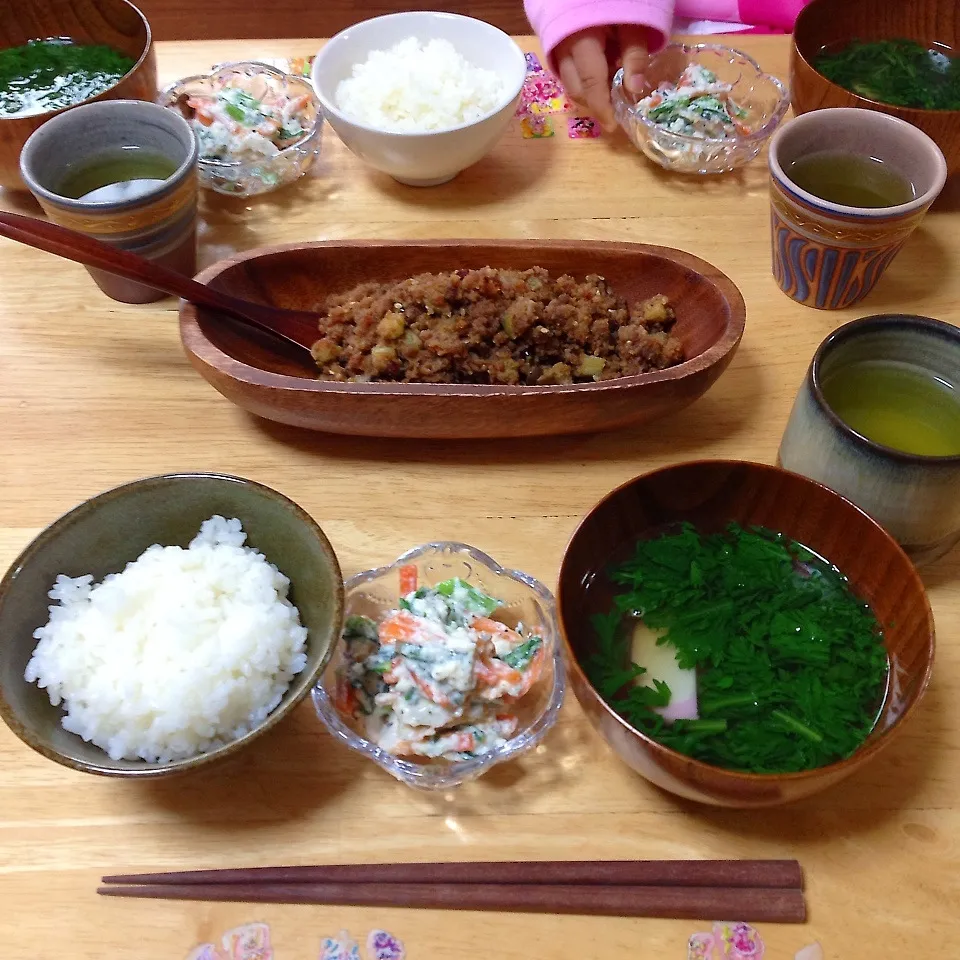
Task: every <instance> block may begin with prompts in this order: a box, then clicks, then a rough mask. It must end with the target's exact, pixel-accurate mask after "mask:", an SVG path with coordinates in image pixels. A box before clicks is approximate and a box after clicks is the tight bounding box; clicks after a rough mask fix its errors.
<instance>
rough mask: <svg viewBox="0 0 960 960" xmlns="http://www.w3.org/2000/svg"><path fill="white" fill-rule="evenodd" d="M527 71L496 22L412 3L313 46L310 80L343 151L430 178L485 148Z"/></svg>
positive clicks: (386, 168) (410, 177) (422, 181)
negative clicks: (413, 7) (413, 8)
mask: <svg viewBox="0 0 960 960" xmlns="http://www.w3.org/2000/svg"><path fill="white" fill-rule="evenodd" d="M525 74H526V63H525V61H524V56H523V51H521V50H520V48H519V47H518V46H517V44H516V43H515V42H514V41H513V40H512V39H511V38H510V37H509V36H508V35H507V34H506V33H504V32H503V31H502V30H498V29H497V28H496V27H494V26H492V25H491V24H489V23H486V22H485V21H483V20H476V19H474V18H473V17H465V16H461V15H460V14H455V13H440V12H431V11H411V12H405V13H392V14H387V15H386V16H382V17H374V18H373V19H371V20H364V21H363V22H361V23H357V24H354V25H353V26H351V27H348V28H347V29H346V30H343V31H342V32H341V33H338V34H337V35H336V36H335V37H333V38H332V39H331V40H329V41H328V42H327V44H326V45H325V46H324V47H323V48H322V49H321V50H320V52H319V53H318V54H317V57H316V60H315V61H314V64H313V74H312V79H313V87H314V90H315V91H316V93H317V97H318V98H319V100H320V103H321V105H322V107H323V112H324V115H325V117H326V119H327V120H328V121H329V123H330V126H332V127H333V129H334V130H335V131H336V132H337V134H338V135H339V137H340V139H341V140H342V141H343V142H344V144H346V146H347V147H348V149H350V150H351V151H352V152H353V153H354V154H356V155H357V156H358V157H359V158H360V159H361V160H364V161H365V162H366V163H368V164H370V166H372V167H375V168H376V169H378V170H381V171H382V172H384V173H387V174H389V175H390V176H392V177H393V178H394V179H395V180H399V181H400V182H401V183H406V184H410V185H412V186H434V185H437V184H440V183H446V182H447V181H448V180H452V179H453V178H454V177H455V176H456V175H457V174H458V173H460V171H461V170H465V169H466V168H467V167H469V166H472V165H473V164H474V163H476V162H477V161H478V160H480V159H481V158H482V157H484V156H485V155H486V154H487V153H489V152H490V150H491V149H492V148H493V146H494V145H495V144H496V142H497V141H498V140H499V139H500V137H501V136H502V135H503V133H504V131H505V130H506V128H507V125H508V124H509V123H510V120H511V118H512V117H513V115H514V113H515V111H516V107H517V103H518V102H519V99H520V92H521V89H522V88H523V80H524V76H525Z"/></svg>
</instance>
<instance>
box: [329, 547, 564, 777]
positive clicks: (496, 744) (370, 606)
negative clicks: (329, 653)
mask: <svg viewBox="0 0 960 960" xmlns="http://www.w3.org/2000/svg"><path fill="white" fill-rule="evenodd" d="M346 611H347V617H346V620H345V622H344V628H343V632H342V635H341V639H340V644H339V647H338V650H337V651H336V652H335V653H334V658H333V660H332V661H331V663H330V666H329V668H328V669H327V671H326V673H325V674H324V675H323V678H322V680H321V682H320V684H318V685H317V687H315V688H314V693H313V698H314V705H315V706H316V709H317V713H318V714H319V716H320V719H321V720H322V721H323V722H324V723H325V724H326V726H327V728H328V729H329V730H330V732H331V733H332V734H333V735H334V736H335V737H337V738H338V739H340V740H341V741H342V742H344V743H345V744H346V745H347V746H349V747H350V748H351V749H353V750H356V751H357V752H359V753H361V754H364V755H366V756H368V757H369V758H370V759H372V760H373V761H375V762H376V763H377V764H379V765H380V766H381V767H383V769H385V770H386V771H387V772H388V773H391V774H392V775H393V776H394V777H396V778H397V779H398V780H402V781H403V782H404V783H407V784H409V785H410V786H414V787H421V788H426V789H447V788H449V787H452V786H456V785H457V784H460V783H463V782H465V781H467V780H472V779H474V778H476V777H478V776H480V775H481V774H483V773H485V772H486V771H487V770H489V769H490V768H491V767H493V766H494V765H495V764H497V763H500V762H503V761H504V760H509V759H512V758H514V757H516V756H518V755H519V754H521V753H523V752H525V751H527V750H529V749H530V748H531V747H533V746H535V745H536V744H537V743H539V742H540V740H541V739H542V738H543V737H544V736H545V734H546V733H547V731H548V730H549V729H550V727H552V726H553V724H554V722H555V721H556V718H557V714H558V712H559V709H560V704H561V702H562V700H563V692H564V670H563V663H562V659H561V653H560V649H559V641H558V630H557V622H556V611H555V603H554V599H553V596H552V594H551V593H550V592H549V591H548V590H547V589H546V587H544V586H543V585H542V584H541V583H539V582H538V581H537V580H535V579H533V578H532V577H530V576H528V575H527V574H524V573H520V572H519V571H516V570H507V569H505V568H503V567H501V566H500V565H499V564H497V563H496V562H495V561H494V560H492V559H491V558H490V557H488V556H487V555H486V554H484V553H481V552H480V551H479V550H477V549H475V548H473V547H469V546H467V545H466V544H461V543H452V542H451V543H448V542H442V543H430V544H425V545H423V546H421V547H417V548H415V549H413V550H410V551H408V552H407V553H405V554H404V555H403V556H402V557H400V558H399V559H398V560H397V561H395V562H394V563H392V564H389V565H388V566H385V567H380V568H378V569H376V570H370V571H366V572H364V573H360V574H357V576H355V577H353V578H351V579H350V580H348V581H347V583H346Z"/></svg>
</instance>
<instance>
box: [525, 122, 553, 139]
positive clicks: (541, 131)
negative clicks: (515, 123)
mask: <svg viewBox="0 0 960 960" xmlns="http://www.w3.org/2000/svg"><path fill="white" fill-rule="evenodd" d="M520 132H521V133H522V134H523V139H524V140H540V139H542V138H544V137H552V136H553V134H554V129H553V120H552V119H551V118H550V117H523V118H522V119H521V120H520Z"/></svg>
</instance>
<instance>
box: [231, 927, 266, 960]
mask: <svg viewBox="0 0 960 960" xmlns="http://www.w3.org/2000/svg"><path fill="white" fill-rule="evenodd" d="M222 942H223V949H224V952H225V953H226V956H227V958H228V960H273V947H272V946H271V945H270V928H269V927H268V926H267V925H266V924H265V923H248V924H245V925H244V926H242V927H235V928H234V929H233V930H228V931H227V932H226V933H225V934H224V935H223V941H222Z"/></svg>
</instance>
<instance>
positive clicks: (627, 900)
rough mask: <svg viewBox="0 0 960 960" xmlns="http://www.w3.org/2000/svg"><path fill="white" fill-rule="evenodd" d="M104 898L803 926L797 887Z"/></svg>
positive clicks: (352, 888) (110, 892)
mask: <svg viewBox="0 0 960 960" xmlns="http://www.w3.org/2000/svg"><path fill="white" fill-rule="evenodd" d="M97 893H100V894H103V895H105V896H111V897H146V898H150V899H161V900H218V901H233V902H242V903H291V904H307V903H309V904H331V905H332V904H336V905H349V906H372V907H416V908H425V909H433V910H496V911H499V912H503V913H554V914H581V915H587V916H618V917H661V918H664V919H674V920H729V919H730V918H731V917H733V918H736V919H738V920H745V921H748V922H751V923H757V922H767V923H802V922H803V921H804V919H805V918H806V907H805V904H804V899H803V892H802V891H801V890H799V889H797V888H775V887H760V888H756V887H691V886H638V885H606V884H604V885H598V884H592V885H591V884H510V883H451V884H437V883H224V884H207V883H187V884H145V885H142V886H122V885H116V886H104V887H100V888H99V889H98V890H97Z"/></svg>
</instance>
